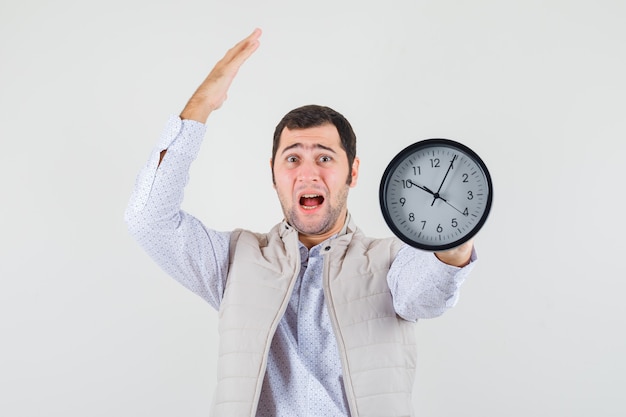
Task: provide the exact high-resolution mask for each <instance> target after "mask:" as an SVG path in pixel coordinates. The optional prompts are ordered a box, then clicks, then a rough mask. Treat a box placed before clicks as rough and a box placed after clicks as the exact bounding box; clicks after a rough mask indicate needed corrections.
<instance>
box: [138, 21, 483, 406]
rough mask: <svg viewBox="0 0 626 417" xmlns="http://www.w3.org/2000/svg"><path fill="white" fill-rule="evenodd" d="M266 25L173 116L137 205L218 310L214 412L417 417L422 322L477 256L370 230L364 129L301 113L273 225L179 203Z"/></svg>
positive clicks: (282, 169)
mask: <svg viewBox="0 0 626 417" xmlns="http://www.w3.org/2000/svg"><path fill="white" fill-rule="evenodd" d="M260 34H261V32H260V30H255V31H254V32H253V33H252V34H251V35H250V36H249V37H247V38H246V39H244V40H243V41H241V42H240V43H238V44H237V45H236V46H235V47H233V48H232V49H231V50H229V51H228V53H227V54H226V55H225V56H224V58H223V59H222V60H220V61H219V62H218V63H217V64H216V66H215V67H214V69H213V70H212V71H211V72H210V74H209V75H208V76H207V78H206V79H205V80H204V82H203V83H202V84H201V85H200V87H199V88H198V89H197V90H196V92H195V93H194V94H193V96H192V97H191V99H190V100H189V102H188V103H187V105H186V106H185V108H184V110H183V111H182V113H181V115H180V117H175V118H172V119H171V120H170V123H169V125H168V127H167V128H166V129H165V132H164V134H163V136H162V138H161V140H160V142H159V144H158V145H157V148H156V149H155V150H154V152H153V155H152V158H151V159H150V160H149V162H148V165H147V166H146V167H145V168H144V169H143V170H142V171H141V173H140V174H139V176H138V179H137V185H136V188H135V191H134V192H133V195H132V197H131V200H130V203H129V206H128V209H127V211H126V221H127V224H128V227H129V230H130V232H131V234H132V235H133V236H134V237H135V238H136V239H137V241H138V242H139V243H140V244H141V245H142V247H144V249H145V250H146V251H147V252H148V253H149V254H150V255H151V256H152V257H153V258H154V259H155V261H156V262H158V263H159V265H161V267H162V268H163V269H164V270H165V271H167V272H168V273H169V274H170V275H172V276H173V277H174V278H175V279H177V280H178V281H179V282H180V283H181V284H183V285H184V286H186V287H187V288H189V289H190V290H192V291H193V292H195V293H196V294H198V295H200V296H201V297H203V298H204V299H205V300H206V301H207V302H208V303H209V304H210V305H211V306H213V307H214V308H215V309H217V310H219V317H220V324H219V332H220V347H219V352H220V353H219V367H218V386H217V390H216V393H215V395H214V402H213V414H212V415H214V416H229V417H233V416H255V415H256V416H326V417H327V416H348V415H351V416H386V417H391V416H407V415H411V413H412V404H411V403H412V402H411V392H412V388H413V381H414V374H415V362H416V352H415V335H414V329H413V326H412V323H413V322H415V321H416V320H417V319H419V318H429V317H436V316H438V315H440V314H442V313H443V312H444V311H445V310H447V309H448V308H450V307H452V306H453V305H454V304H455V302H456V299H457V297H458V288H459V286H460V285H461V283H462V281H463V280H464V279H465V277H466V276H467V274H468V273H469V271H470V269H471V267H472V264H473V261H474V259H475V254H474V251H473V245H472V243H471V242H468V243H466V244H464V245H462V246H461V247H458V248H456V249H453V250H450V251H446V252H442V253H436V254H432V253H425V252H421V251H418V250H416V249H413V248H411V247H408V246H406V245H404V244H403V243H402V242H400V241H399V240H398V239H395V238H389V239H372V238H368V237H366V236H364V235H363V233H362V232H361V231H360V230H359V229H358V228H357V227H356V225H355V224H354V222H353V220H352V219H351V217H350V215H349V213H348V209H347V197H348V191H349V189H350V188H351V187H354V186H355V185H356V183H357V178H358V172H359V159H358V157H356V138H355V135H354V132H353V130H352V127H351V126H350V124H349V123H348V121H347V120H346V119H345V118H344V117H343V116H342V115H341V114H339V113H337V112H336V111H334V110H332V109H330V108H328V107H322V106H313V105H312V106H304V107H300V108H298V109H295V110H293V111H291V112H289V113H288V114H287V115H286V116H285V117H284V118H283V119H282V120H281V122H280V123H279V124H278V126H277V127H276V131H275V133H274V144H273V149H272V159H271V171H272V179H273V181H274V187H275V189H276V192H277V195H278V198H279V200H280V203H281V206H282V209H283V215H284V220H283V221H282V222H281V223H279V224H277V225H276V226H275V227H274V228H273V229H272V230H270V231H269V232H268V233H253V232H250V231H246V230H235V231H233V232H227V233H224V232H217V231H214V230H211V229H209V228H206V227H205V226H204V225H203V224H202V223H201V222H200V221H198V220H197V219H195V218H194V217H192V216H190V215H189V214H187V213H185V212H183V211H181V210H180V204H181V202H182V196H183V188H184V186H185V183H186V180H187V174H188V170H189V167H190V165H191V162H192V161H193V160H194V158H195V157H196V155H197V152H198V149H199V146H200V143H201V141H202V139H203V137H204V133H205V129H204V123H205V122H206V120H207V118H208V116H209V114H210V113H211V112H212V111H213V110H216V109H218V108H219V107H221V105H222V104H223V102H224V100H225V99H226V93H227V91H228V88H229V86H230V84H231V82H232V80H233V79H234V77H235V75H236V73H237V71H238V69H239V68H240V66H241V65H242V64H243V62H244V61H245V60H246V59H247V58H248V57H249V56H250V55H251V54H252V53H253V52H254V51H255V50H256V49H257V47H258V45H259V41H258V39H259V37H260Z"/></svg>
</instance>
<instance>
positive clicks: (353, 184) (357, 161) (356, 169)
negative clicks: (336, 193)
mask: <svg viewBox="0 0 626 417" xmlns="http://www.w3.org/2000/svg"><path fill="white" fill-rule="evenodd" d="M360 163H361V160H360V159H359V157H358V156H355V157H354V161H353V162H352V170H351V171H350V178H352V181H351V182H350V188H353V187H356V183H357V180H358V178H359V164H360Z"/></svg>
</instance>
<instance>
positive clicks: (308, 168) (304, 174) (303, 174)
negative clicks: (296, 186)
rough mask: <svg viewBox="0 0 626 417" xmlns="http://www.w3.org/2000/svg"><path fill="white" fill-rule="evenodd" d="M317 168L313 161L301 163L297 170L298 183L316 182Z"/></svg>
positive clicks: (317, 177) (318, 173)
mask: <svg viewBox="0 0 626 417" xmlns="http://www.w3.org/2000/svg"><path fill="white" fill-rule="evenodd" d="M319 175H320V172H319V167H318V166H317V164H316V163H315V161H303V162H302V163H301V164H300V167H299V170H298V181H301V182H304V181H318V180H319Z"/></svg>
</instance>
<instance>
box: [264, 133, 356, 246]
mask: <svg viewBox="0 0 626 417" xmlns="http://www.w3.org/2000/svg"><path fill="white" fill-rule="evenodd" d="M358 168H359V160H358V158H355V160H354V163H353V164H352V167H349V166H348V156H347V155H346V152H345V151H344V150H343V148H342V147H341V139H340V138H339V133H338V132H337V128H336V127H335V126H334V125H332V124H325V125H322V126H317V127H312V128H308V129H294V130H289V129H287V128H285V129H284V130H283V132H282V134H281V136H280V143H279V146H278V150H277V151H276V155H275V159H274V160H273V161H272V169H273V172H274V181H275V183H274V188H276V192H277V193H278V198H279V200H280V204H281V206H282V208H283V213H284V215H285V218H286V219H287V221H288V222H289V224H291V225H292V226H293V227H294V228H295V229H296V230H298V232H300V234H301V239H303V240H308V241H309V242H312V243H314V244H317V243H320V242H322V241H324V240H325V239H327V238H328V237H330V236H332V235H333V234H335V233H337V232H339V230H341V228H342V226H343V224H344V221H345V216H346V213H347V207H346V203H347V198H348V190H349V189H350V188H351V187H354V186H355V185H356V180H357V176H358ZM348 178H349V181H350V183H349V184H348V183H347V181H346V180H347V179H348Z"/></svg>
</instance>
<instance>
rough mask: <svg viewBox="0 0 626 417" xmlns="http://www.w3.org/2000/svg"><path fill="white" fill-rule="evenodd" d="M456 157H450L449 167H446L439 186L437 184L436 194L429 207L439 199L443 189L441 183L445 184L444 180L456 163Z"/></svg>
mask: <svg viewBox="0 0 626 417" xmlns="http://www.w3.org/2000/svg"><path fill="white" fill-rule="evenodd" d="M457 156H458V155H454V156H453V157H452V160H451V161H450V165H448V170H447V171H446V175H444V176H443V180H441V184H439V189H438V190H437V192H436V193H435V198H433V202H432V203H430V205H431V206H432V205H433V204H435V201H437V199H438V198H441V197H440V196H439V192H440V191H441V188H442V187H443V183H444V182H446V178H448V174H449V173H450V170H451V169H452V167H453V165H454V161H456V158H457Z"/></svg>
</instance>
